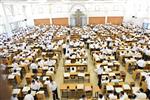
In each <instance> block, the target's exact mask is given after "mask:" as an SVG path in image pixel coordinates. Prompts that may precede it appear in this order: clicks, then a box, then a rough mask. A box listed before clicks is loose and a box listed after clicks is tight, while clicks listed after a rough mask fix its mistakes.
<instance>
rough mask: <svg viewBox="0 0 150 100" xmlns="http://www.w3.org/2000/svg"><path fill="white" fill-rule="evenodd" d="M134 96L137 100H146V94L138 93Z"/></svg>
mask: <svg viewBox="0 0 150 100" xmlns="http://www.w3.org/2000/svg"><path fill="white" fill-rule="evenodd" d="M135 95H136V99H139V100H142V99H146V98H147V96H146V94H145V93H142V92H140V93H135Z"/></svg>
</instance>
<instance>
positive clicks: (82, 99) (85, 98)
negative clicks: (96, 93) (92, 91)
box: [79, 95, 87, 100]
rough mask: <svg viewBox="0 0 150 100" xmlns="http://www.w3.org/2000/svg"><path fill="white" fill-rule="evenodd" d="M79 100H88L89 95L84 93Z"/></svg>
mask: <svg viewBox="0 0 150 100" xmlns="http://www.w3.org/2000/svg"><path fill="white" fill-rule="evenodd" d="M79 100H87V97H86V96H85V95H82V97H81V98H80V99H79Z"/></svg>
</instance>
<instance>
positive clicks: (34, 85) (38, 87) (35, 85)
mask: <svg viewBox="0 0 150 100" xmlns="http://www.w3.org/2000/svg"><path fill="white" fill-rule="evenodd" d="M31 89H32V90H33V91H38V90H39V89H40V85H39V84H38V83H37V82H36V81H35V80H32V82H31Z"/></svg>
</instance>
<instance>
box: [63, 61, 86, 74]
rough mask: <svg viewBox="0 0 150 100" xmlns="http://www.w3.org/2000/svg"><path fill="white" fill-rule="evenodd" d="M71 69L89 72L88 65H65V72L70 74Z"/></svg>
mask: <svg viewBox="0 0 150 100" xmlns="http://www.w3.org/2000/svg"><path fill="white" fill-rule="evenodd" d="M70 67H76V69H77V70H76V71H77V72H87V70H88V69H87V64H77V63H71V64H65V66H64V70H65V72H68V70H70Z"/></svg>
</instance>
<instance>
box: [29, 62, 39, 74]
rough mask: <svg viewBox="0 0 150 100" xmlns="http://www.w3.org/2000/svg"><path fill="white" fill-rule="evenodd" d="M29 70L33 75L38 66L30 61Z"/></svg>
mask: <svg viewBox="0 0 150 100" xmlns="http://www.w3.org/2000/svg"><path fill="white" fill-rule="evenodd" d="M30 69H32V72H33V73H37V69H38V66H37V64H36V63H34V61H32V63H31V65H30Z"/></svg>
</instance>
